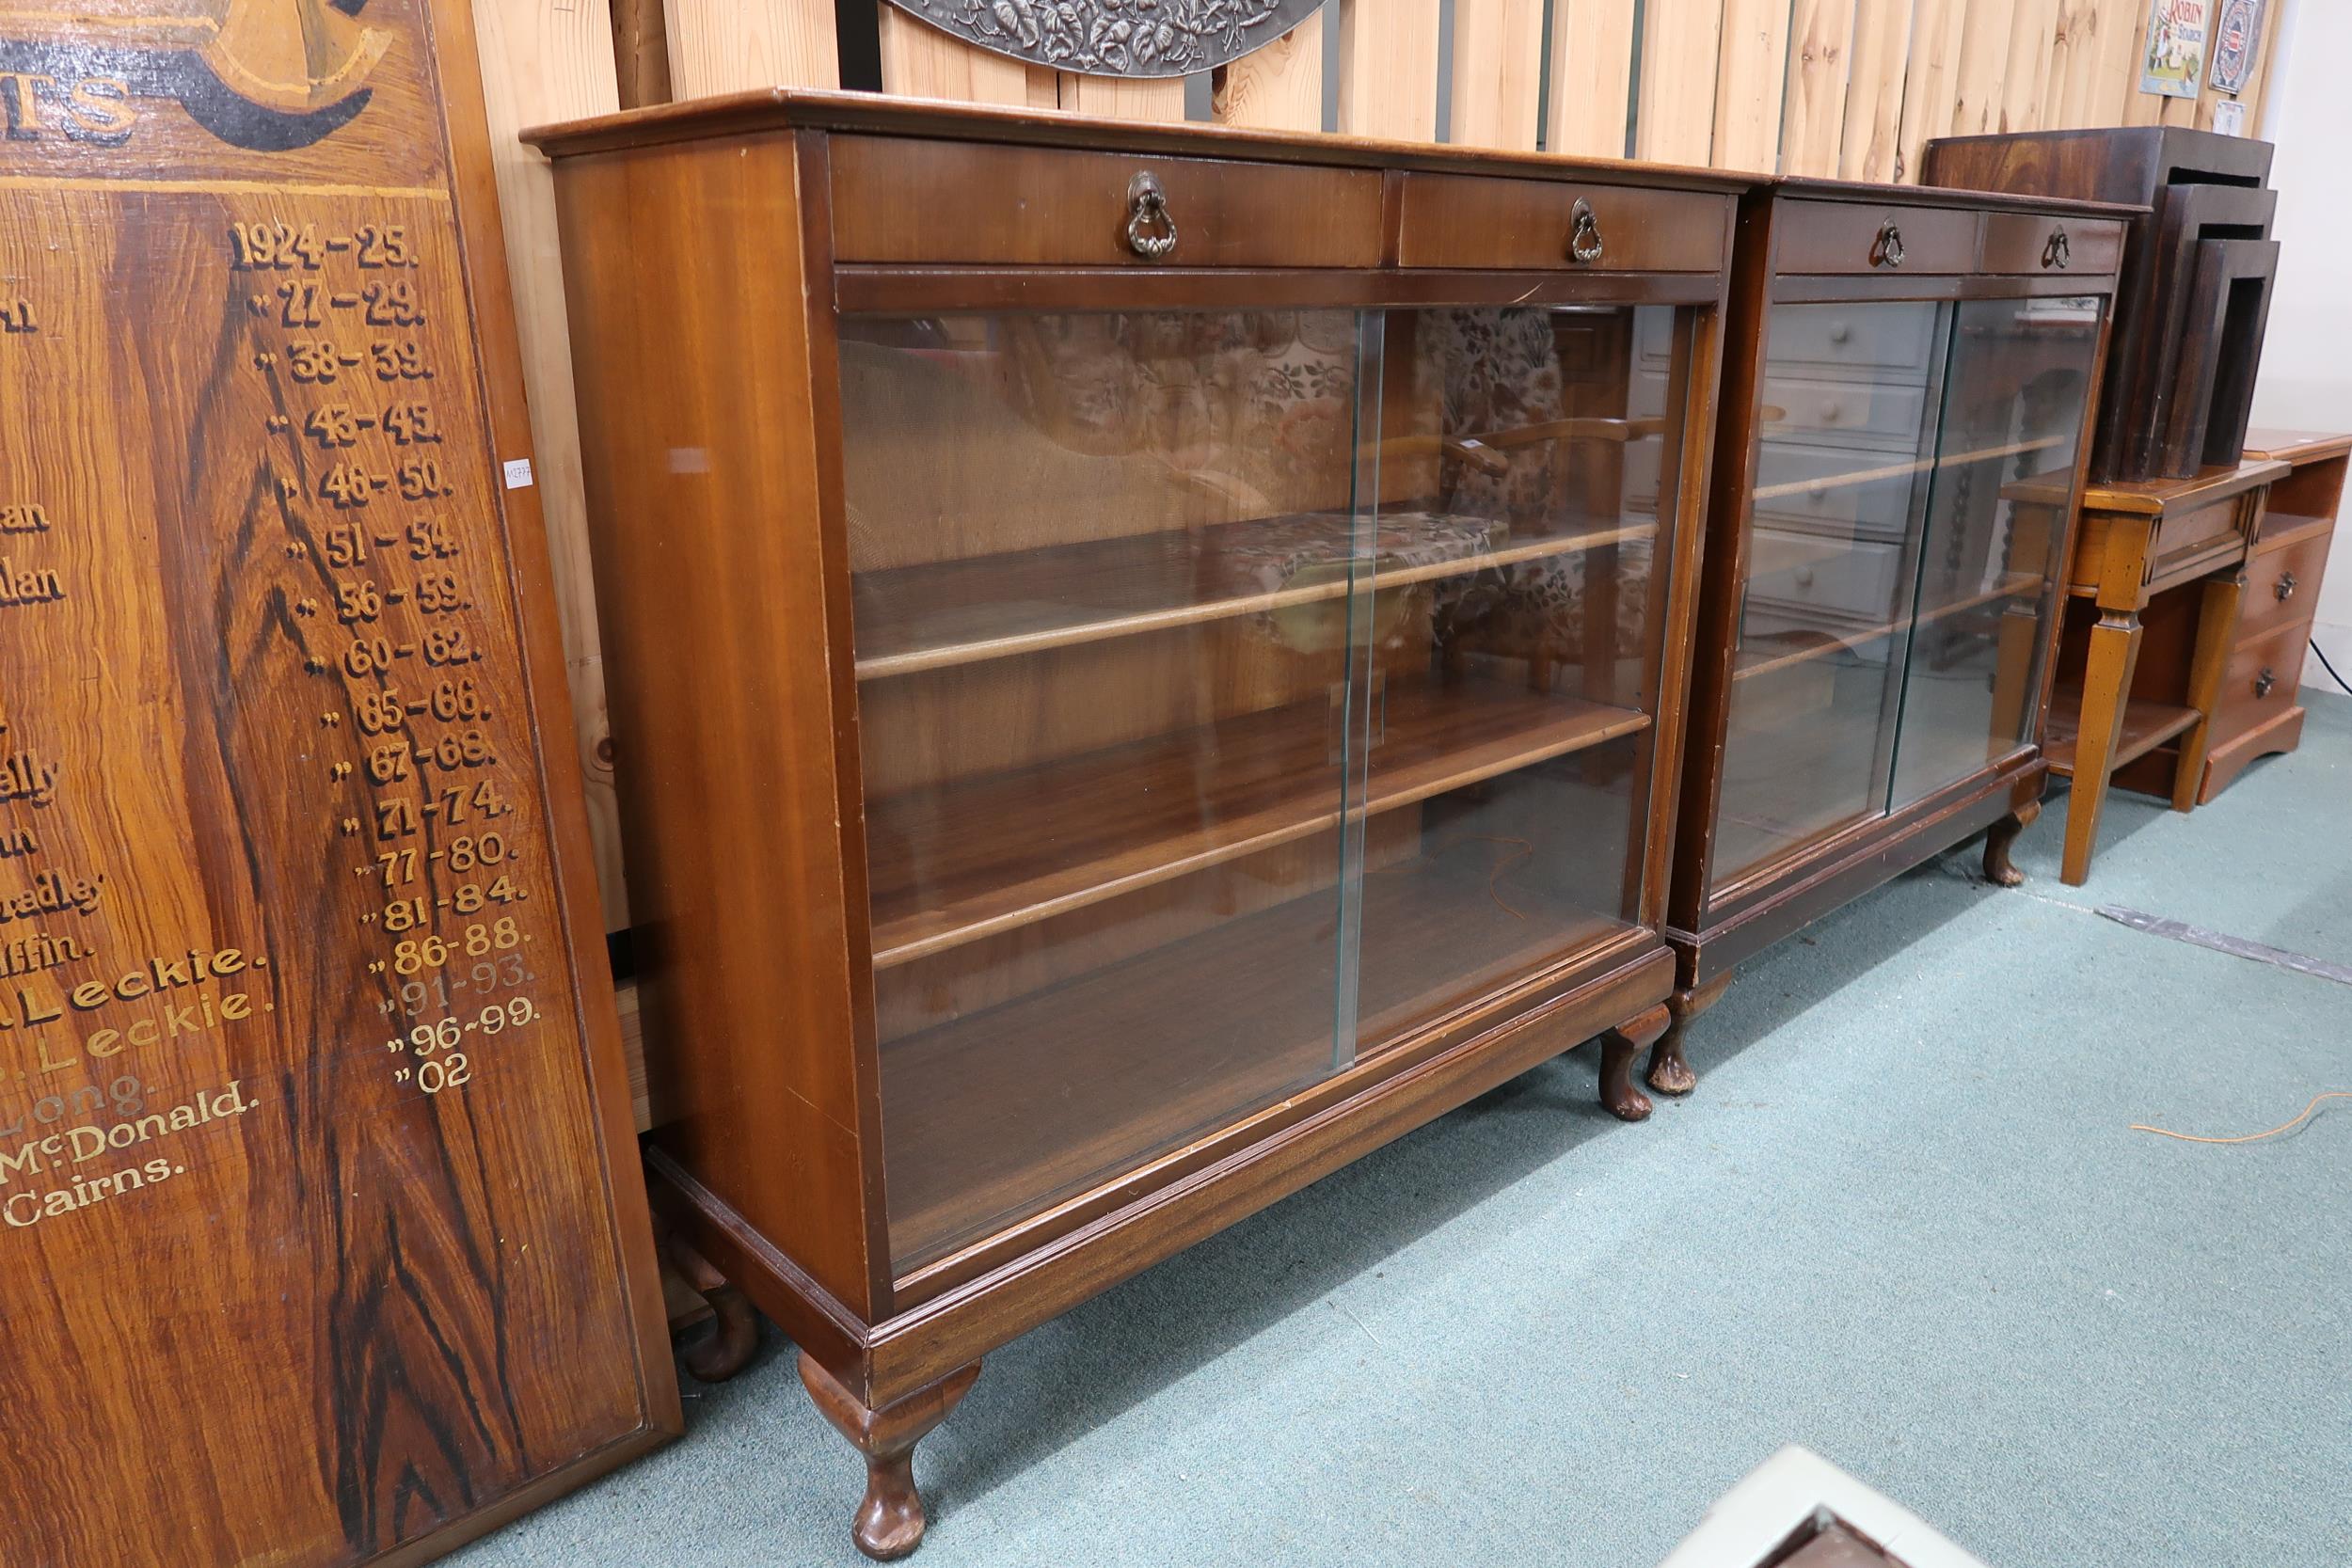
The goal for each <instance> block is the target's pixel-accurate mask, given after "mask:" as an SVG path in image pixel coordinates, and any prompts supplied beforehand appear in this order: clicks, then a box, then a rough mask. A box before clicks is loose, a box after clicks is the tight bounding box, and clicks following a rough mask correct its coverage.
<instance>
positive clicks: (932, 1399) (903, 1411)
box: [801, 1351, 980, 1562]
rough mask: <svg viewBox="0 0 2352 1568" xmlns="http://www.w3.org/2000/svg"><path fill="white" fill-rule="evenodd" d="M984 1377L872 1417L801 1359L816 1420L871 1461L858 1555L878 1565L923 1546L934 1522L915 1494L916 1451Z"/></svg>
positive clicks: (974, 1371) (970, 1371) (924, 1392)
mask: <svg viewBox="0 0 2352 1568" xmlns="http://www.w3.org/2000/svg"><path fill="white" fill-rule="evenodd" d="M979 1375H980V1364H979V1363H978V1362H977V1361H975V1362H973V1363H972V1364H971V1365H970V1366H968V1367H964V1368H962V1369H961V1370H957V1371H953V1372H950V1373H948V1374H947V1375H946V1377H944V1378H942V1379H940V1380H939V1381H938V1382H937V1383H934V1384H931V1385H930V1386H926V1387H923V1388H918V1389H916V1390H915V1391H914V1393H912V1394H909V1395H908V1396H907V1397H906V1398H904V1399H902V1400H899V1401H897V1402H894V1403H891V1404H887V1405H884V1406H883V1407H882V1409H880V1410H874V1409H870V1408H868V1407H867V1406H866V1402H864V1401H862V1400H860V1399H859V1398H858V1397H857V1396H856V1395H855V1394H852V1393H850V1391H849V1390H848V1389H847V1388H844V1387H843V1386H841V1385H840V1384H838V1383H836V1382H834V1377H833V1374H832V1373H831V1372H828V1371H827V1370H825V1369H824V1368H823V1367H821V1366H819V1365H818V1364H817V1362H816V1360H815V1359H814V1358H813V1357H811V1356H810V1355H809V1354H808V1353H807V1352H806V1351H803V1352H802V1353H801V1381H802V1382H803V1384H805V1385H807V1386H808V1397H809V1398H810V1399H811V1400H813V1401H815V1402H816V1404H817V1411H818V1414H819V1415H821V1416H823V1417H824V1418H825V1419H826V1420H828V1421H830V1422H832V1423H833V1426H834V1431H836V1432H838V1433H841V1435H842V1436H844V1437H847V1438H848V1439H849V1440H850V1446H851V1447H853V1448H855V1449H857V1451H858V1452H860V1453H862V1454H864V1455H865V1456H866V1499H865V1501H863V1502H862V1503H860V1504H859V1505H858V1511H857V1516H856V1517H855V1519H853V1520H852V1521H851V1522H850V1538H851V1539H852V1540H854V1541H855V1542H856V1543H857V1549H858V1550H859V1551H861V1552H864V1553H865V1554H866V1556H867V1557H870V1558H872V1559H873V1560H875V1561H877V1562H889V1561H893V1560H897V1559H898V1558H902V1557H905V1556H907V1555H908V1554H909V1553H911V1552H913V1551H914V1548H915V1547H917V1546H919V1545H921V1544H923V1530H924V1528H925V1526H926V1525H927V1524H928V1523H929V1521H928V1520H927V1519H926V1518H925V1517H924V1514H923V1495H922V1494H921V1493H920V1492H918V1491H916V1490H915V1488H914V1445H915V1444H917V1443H919V1442H921V1441H922V1440H923V1439H924V1438H925V1437H927V1436H929V1435H930V1431H931V1429H932V1428H933V1427H936V1426H937V1425H939V1423H940V1422H942V1421H944V1420H946V1418H947V1413H948V1412H949V1411H951V1410H953V1409H955V1407H956V1406H957V1405H958V1404H959V1403H961V1402H962V1400H963V1396H964V1395H966V1394H968V1393H970V1392H971V1391H972V1384H973V1381H974V1380H975V1379H977V1377H978V1376H979Z"/></svg>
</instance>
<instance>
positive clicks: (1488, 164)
mask: <svg viewBox="0 0 2352 1568" xmlns="http://www.w3.org/2000/svg"><path fill="white" fill-rule="evenodd" d="M796 130H825V131H847V132H856V133H864V134H868V135H910V136H927V137H932V138H937V139H946V140H964V141H1000V142H1018V143H1026V144H1030V145H1035V146H1064V147H1073V148H1084V149H1087V150H1094V151H1134V152H1148V153H1155V154H1159V155H1162V156H1186V155H1189V156H1194V157H1205V158H1254V159H1262V160H1273V161H1279V162H1283V163H1304V164H1322V165H1327V166H1333V167H1344V168H1365V167H1397V168H1421V169H1441V170H1453V171H1456V172H1462V173H1473V174H1476V173H1486V174H1508V175H1518V176H1519V177H1522V178H1551V179H1575V180H1588V181H1595V182H1605V183H1618V184H1641V185H1649V186H1668V187H1674V188H1678V189H1684V190H1706V191H1721V192H1738V191H1745V190H1749V189H1752V188H1754V187H1755V186H1756V185H1759V184H1765V183H1770V182H1771V180H1770V177H1768V176H1757V175H1753V174H1740V173H1736V172H1734V171H1731V170H1727V169H1708V168H1690V167H1684V166H1678V165H1673V164H1645V163H1633V162H1629V161H1627V160H1624V159H1618V158H1568V157H1561V156H1554V155H1551V154H1549V153H1537V152H1513V151H1507V150H1502V149H1497V148H1479V147H1459V146H1453V145H1449V144H1442V143H1430V142H1404V141H1380V140H1375V139H1371V138H1367V137H1362V136H1343V135H1329V134H1326V133H1319V132H1280V131H1253V130H1239V129H1235V128H1232V127H1230V126H1222V125H1202V124H1193V123H1189V122H1165V121H1160V122H1153V121H1137V120H1116V119H1096V118H1093V117H1090V116H1087V115H1076V114H1068V113H1064V112H1062V111H1061V110H1058V109H1030V108H1007V107H999V106H995V105H987V104H971V103H946V102H943V101H939V100H934V99H922V98H903V97H894V96H891V95H889V94H885V93H870V92H835V91H827V90H820V89H817V88H803V87H765V88H759V89H755V90H754V91H750V92H739V93H731V94H727V95H724V96H721V97H716V98H701V99H694V100H691V101H690V102H687V103H663V104H658V105H654V106H651V107H647V108H642V109H628V110H624V111H623V112H621V113H619V114H612V115H599V116H596V117H595V118H593V119H580V120H573V121H569V122H566V123H563V124H557V125H541V126H534V127H532V128H531V129H528V130H526V131H524V132H523V133H522V139H523V140H524V141H525V142H528V143H529V144H531V145H532V146H533V147H536V148H538V149H539V150H541V151H543V152H545V153H546V154H547V155H548V156H549V157H551V158H558V159H561V158H572V157H580V156H584V155H587V154H592V153H599V152H613V151H620V150H627V149H631V148H643V147H654V146H660V145H662V144H664V143H671V142H690V141H704V140H712V139H725V138H739V137H743V136H748V135H762V134H768V133H775V132H782V131H796Z"/></svg>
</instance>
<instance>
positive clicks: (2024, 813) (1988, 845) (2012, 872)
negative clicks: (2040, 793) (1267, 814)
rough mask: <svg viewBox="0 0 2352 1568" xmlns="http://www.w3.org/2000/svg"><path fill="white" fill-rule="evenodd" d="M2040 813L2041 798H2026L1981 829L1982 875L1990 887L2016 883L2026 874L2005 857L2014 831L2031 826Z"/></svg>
mask: <svg viewBox="0 0 2352 1568" xmlns="http://www.w3.org/2000/svg"><path fill="white" fill-rule="evenodd" d="M2041 815H2042V802H2041V801H2039V800H2028V801H2026V803H2025V804H2024V805H2022V806H2019V807H2018V808H2017V809H2016V810H2015V811H2013V812H2010V814H2009V815H2008V816H2004V817H2002V818H2001V819H2000V820H1999V821H1998V822H1995V823H1994V824H1993V826H1991V827H1990V828H1987V829H1986V830H1985V831H1984V879H1985V880H1986V881H1988V882H1991V883H1992V884H1993V885H1994V887H2017V886H2019V885H2021V884H2022V883H2024V881H2025V879H2026V874H2025V873H2024V872H2022V871H2020V870H2018V869H2017V867H2016V865H2015V864H2013V863H2011V862H2010V858H2009V851H2010V846H2011V845H2013V844H2015V843H2016V842H2017V835H2018V834H2019V833H2022V832H2025V831H2026V829H2027V828H2030V827H2032V826H2033V821H2034V818H2035V817H2037V816H2041Z"/></svg>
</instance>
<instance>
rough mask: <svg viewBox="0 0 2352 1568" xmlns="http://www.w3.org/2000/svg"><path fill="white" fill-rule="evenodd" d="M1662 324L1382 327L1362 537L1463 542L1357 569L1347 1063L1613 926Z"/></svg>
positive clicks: (1657, 311) (1641, 794)
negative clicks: (1362, 654) (1362, 702)
mask: <svg viewBox="0 0 2352 1568" xmlns="http://www.w3.org/2000/svg"><path fill="white" fill-rule="evenodd" d="M1673 335H1674V313H1673V312H1672V311H1671V310H1670V309H1664V308H1660V307H1645V308H1641V309H1628V308H1622V307H1610V308H1587V309H1533V308H1496V309H1431V310H1419V311H1408V310H1396V311H1391V312H1390V313H1389V318H1388V323H1387V329H1386V333H1385V343H1386V363H1385V370H1384V376H1383V386H1382V391H1381V410H1382V420H1381V443H1380V451H1379V468H1378V480H1377V506H1378V512H1379V518H1380V524H1381V529H1382V531H1383V533H1384V534H1385V533H1387V532H1388V531H1391V530H1400V531H1404V532H1406V533H1407V534H1412V535H1422V536H1426V537H1428V538H1431V539H1433V540H1436V539H1442V540H1446V541H1450V542H1454V543H1449V544H1448V545H1447V546H1445V547H1446V548H1448V549H1449V550H1452V551H1454V552H1456V553H1458V551H1459V544H1458V542H1460V541H1465V540H1468V541H1474V545H1473V547H1472V548H1471V550H1470V559H1469V560H1468V561H1467V562H1455V563H1454V565H1452V566H1451V567H1450V568H1449V569H1448V570H1447V571H1446V572H1444V573H1443V574H1442V575H1436V576H1430V577H1428V578H1426V580H1422V574H1421V573H1420V572H1418V571H1417V570H1416V568H1415V567H1414V566H1413V565H1412V563H1411V562H1410V559H1409V557H1408V556H1407V555H1406V554H1403V553H1400V552H1397V551H1392V550H1384V551H1381V552H1379V553H1377V554H1375V556H1374V558H1373V560H1372V561H1371V562H1370V564H1369V570H1368V571H1367V572H1366V573H1365V574H1363V576H1364V579H1365V581H1366V584H1367V586H1368V588H1369V590H1370V593H1371V597H1372V599H1373V602H1374V604H1375V607H1376V608H1375V612H1374V614H1373V615H1372V617H1371V636H1370V640H1369V641H1370V650H1369V656H1368V659H1367V662H1368V664H1369V666H1370V667H1371V669H1372V670H1373V680H1374V688H1373V691H1372V702H1371V709H1370V716H1371V724H1370V734H1371V736H1372V745H1371V746H1370V748H1369V750H1368V752H1367V762H1368V766H1367V775H1368V777H1367V783H1366V785H1365V787H1364V788H1362V789H1361V790H1359V792H1358V795H1359V798H1360V799H1363V800H1368V801H1369V802H1370V805H1371V808H1372V810H1373V811H1375V812H1376V813H1379V814H1381V815H1380V816H1378V817H1376V818H1375V828H1374V830H1373V831H1370V832H1367V834H1366V852H1365V856H1364V868H1365V876H1364V885H1363V897H1362V901H1361V936H1360V942H1361V964H1360V970H1361V974H1362V985H1361V987H1360V995H1359V1015H1358V1020H1357V1022H1358V1031H1357V1038H1358V1040H1359V1042H1360V1044H1361V1045H1362V1047H1363V1048H1365V1049H1366V1050H1370V1049H1372V1048H1374V1047H1376V1046H1378V1045H1380V1044H1382V1043H1384V1042H1386V1041H1389V1040H1392V1039H1395V1038H1397V1037H1400V1036H1403V1035H1406V1034H1408V1033H1410V1032H1411V1031H1413V1030H1415V1029H1417V1028H1419V1027H1421V1026H1423V1025H1425V1024H1427V1023H1430V1022H1434V1021H1435V1020H1437V1019H1438V1018H1441V1017H1442V1016H1444V1015H1445V1014H1446V1013H1447V1012H1449V1011H1451V1010H1453V1009H1454V1008H1455V1007H1457V1006H1462V1005H1463V1004H1465V1003H1468V1002H1470V1001H1471V1000H1473V999H1474V998H1476V997H1478V996H1480V995H1483V994H1487V993H1491V992H1492V991H1493V990H1495V989H1496V988H1497V986H1499V985H1501V984H1503V983H1505V982H1507V981H1508V980H1510V979H1514V978H1518V977H1519V976H1522V975H1526V974H1533V973H1534V972H1535V971H1537V970H1540V969H1544V968H1547V967H1549V966H1551V965H1553V964H1556V963H1558V962H1559V961H1560V960H1561V958H1563V957H1565V956H1567V955H1570V954H1573V953H1575V952H1578V951H1580V950H1583V949H1587V948H1589V947H1590V946H1592V945H1593V944H1594V943H1595V942H1598V941H1599V940H1601V939H1603V938H1605V937H1607V936H1610V935H1613V934H1615V933H1616V932H1618V931H1621V930H1623V929H1626V928H1627V927H1628V926H1629V923H1630V922H1631V920H1632V919H1633V918H1634V916H1635V915H1636V912H1637V910H1636V906H1637V904H1638V900H1639V897H1640V893H1641V887H1640V882H1639V879H1638V866H1637V865H1636V864H1635V859H1636V857H1635V856H1634V854H1633V847H1634V846H1635V845H1636V844H1637V843H1638V841H1639V834H1638V833H1637V832H1635V831H1634V827H1633V824H1634V822H1635V820H1636V818H1637V817H1638V816H1639V815H1640V814H1641V813H1642V812H1643V811H1644V810H1645V808H1646V806H1647V803H1648V786H1649V781H1648V778H1647V774H1646V768H1645V765H1646V762H1647V759H1648V757H1649V755H1650V747H1649V742H1648V737H1647V736H1645V734H1644V733H1643V732H1645V730H1647V728H1648V727H1649V724H1650V721H1651V717H1652V715H1653V714H1654V713H1655V711H1656V688H1657V680H1658V664H1659V655H1660V652H1661V638H1660V634H1659V628H1660V626H1661V617H1662V616H1663V614H1664V609H1665V607H1664V605H1663V602H1662V600H1663V595H1664V588H1665V582H1664V574H1663V573H1662V572H1653V570H1652V563H1653V562H1660V561H1663V560H1665V559H1666V557H1667V554H1668V553H1669V547H1668V544H1667V542H1666V540H1665V539H1664V538H1662V537H1661V508H1660V505H1659V484H1660V479H1661V475H1663V474H1670V473H1671V472H1672V471H1673V458H1672V455H1671V451H1670V449H1671V448H1672V446H1673V432H1672V431H1671V430H1670V429H1669V421H1668V420H1667V418H1666V414H1667V408H1668V401H1669V388H1670V386H1671V385H1672V384H1673V383H1674V381H1675V370H1676V366H1677V359H1676V356H1675V350H1674V341H1673ZM1670 510H1671V509H1669V511H1670ZM1400 585H1407V586H1400Z"/></svg>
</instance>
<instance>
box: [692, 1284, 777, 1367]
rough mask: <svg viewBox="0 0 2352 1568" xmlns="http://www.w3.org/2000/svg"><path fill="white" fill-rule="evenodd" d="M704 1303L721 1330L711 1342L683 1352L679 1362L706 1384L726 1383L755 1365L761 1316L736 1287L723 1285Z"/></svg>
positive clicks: (714, 1335)
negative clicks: (708, 1307)
mask: <svg viewBox="0 0 2352 1568" xmlns="http://www.w3.org/2000/svg"><path fill="white" fill-rule="evenodd" d="M703 1299H704V1300H705V1301H707V1302H708V1303H710V1311H711V1314H712V1316H713V1317H714V1318H715V1319H716V1320H717V1326H716V1328H715V1329H714V1331H713V1332H712V1334H711V1336H710V1338H707V1339H703V1340H700V1341H698V1342H696V1343H694V1344H691V1345H689V1346H687V1347H686V1348H685V1349H683V1350H681V1351H679V1352H678V1359H679V1360H681V1361H683V1362H685V1363H686V1370H688V1371H690V1372H692V1373H693V1374H694V1375H695V1377H697V1378H699V1379H701V1380H702V1381H703V1382H705V1383H724V1382H725V1381H726V1380H727V1379H729V1378H731V1377H733V1376H734V1375H735V1374H736V1373H738V1372H739V1371H741V1370H743V1369H744V1368H746V1367H748V1366H750V1365H751V1364H752V1354H753V1353H754V1352H755V1351H756V1350H758V1349H759V1314H758V1313H756V1312H755V1311H753V1310H752V1304H751V1300H750V1298H749V1297H747V1296H745V1295H744V1294H743V1292H742V1291H739V1290H737V1289H736V1288H735V1287H734V1286H732V1285H721V1286H720V1287H719V1288H718V1289H717V1290H715V1291H708V1292H707V1293H706V1294H705V1295H704V1297H703Z"/></svg>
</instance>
